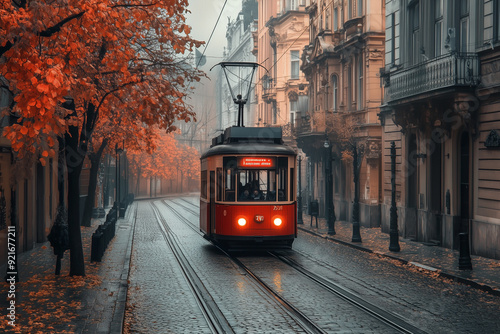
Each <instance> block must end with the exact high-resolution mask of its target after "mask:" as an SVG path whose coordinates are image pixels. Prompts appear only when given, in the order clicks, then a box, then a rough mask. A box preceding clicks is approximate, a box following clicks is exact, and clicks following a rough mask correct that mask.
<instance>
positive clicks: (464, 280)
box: [297, 225, 500, 296]
mask: <svg viewBox="0 0 500 334" xmlns="http://www.w3.org/2000/svg"><path fill="white" fill-rule="evenodd" d="M297 228H298V229H300V230H301V231H304V232H306V233H309V234H312V235H315V236H317V237H320V238H323V239H326V240H330V241H333V242H336V243H338V244H341V245H345V246H348V247H351V248H354V249H357V250H359V251H362V252H366V253H371V254H376V255H378V256H380V257H386V258H389V259H392V260H397V261H399V262H401V263H402V264H407V265H412V266H415V267H418V268H419V269H421V270H425V271H428V272H434V273H436V272H437V273H438V275H439V277H444V278H448V279H451V280H453V281H456V282H459V283H462V284H465V285H468V286H470V287H473V288H475V289H479V290H482V291H485V292H488V293H491V294H492V295H495V296H500V290H498V289H495V288H492V287H491V286H489V285H486V284H482V283H478V282H476V281H474V280H471V279H467V278H464V277H460V276H458V275H455V274H452V273H449V272H446V271H442V270H441V269H437V268H433V267H430V266H427V265H425V264H421V263H418V262H413V261H408V260H405V259H402V258H400V257H397V256H394V255H391V254H387V253H382V252H378V251H373V250H371V249H369V248H366V247H363V246H359V245H356V244H353V243H350V242H347V241H344V240H340V239H336V238H334V237H332V236H329V235H323V234H320V233H318V232H315V231H311V230H309V229H307V228H305V227H301V226H299V225H297Z"/></svg>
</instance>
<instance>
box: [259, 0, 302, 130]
mask: <svg viewBox="0 0 500 334" xmlns="http://www.w3.org/2000/svg"><path fill="white" fill-rule="evenodd" d="M308 3H309V0H307V1H306V0H300V1H298V0H297V1H292V0H286V1H285V0H281V1H267V0H259V1H258V6H259V19H258V24H257V30H256V31H255V32H254V49H253V53H254V54H255V55H256V56H257V63H259V64H261V65H263V66H264V67H265V69H264V68H259V71H258V76H257V85H256V93H257V99H258V105H257V110H256V119H255V124H256V125H257V126H282V127H283V134H284V137H285V140H291V132H290V129H291V126H292V125H293V124H294V121H295V118H296V117H298V116H299V115H300V114H301V112H302V113H304V112H305V111H306V106H307V98H308V97H307V82H306V80H305V76H304V74H303V73H301V71H300V53H301V50H302V48H303V47H304V46H305V45H307V44H308V42H309V41H308V37H307V34H305V33H304V32H305V31H307V25H308V15H307V13H306V11H305V8H306V5H307V4H308Z"/></svg>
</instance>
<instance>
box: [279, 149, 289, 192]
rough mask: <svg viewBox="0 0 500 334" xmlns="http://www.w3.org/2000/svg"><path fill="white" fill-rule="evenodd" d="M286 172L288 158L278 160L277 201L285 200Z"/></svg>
mask: <svg viewBox="0 0 500 334" xmlns="http://www.w3.org/2000/svg"><path fill="white" fill-rule="evenodd" d="M287 170H288V158H287V157H281V158H278V201H286V200H287V196H286V195H287V184H288V182H287V180H288V178H287Z"/></svg>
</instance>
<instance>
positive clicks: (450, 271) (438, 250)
mask: <svg viewBox="0 0 500 334" xmlns="http://www.w3.org/2000/svg"><path fill="white" fill-rule="evenodd" d="M303 221H304V224H303V225H300V224H299V225H298V227H299V229H300V230H302V231H305V232H308V233H312V234H315V235H318V236H321V237H323V238H326V239H328V240H332V241H335V242H338V243H341V244H344V245H347V246H350V247H354V248H357V249H360V250H362V251H366V252H370V253H375V254H378V255H380V256H384V257H388V258H392V259H395V260H398V261H401V262H402V263H404V264H409V265H413V266H415V267H417V268H419V269H423V270H428V271H430V272H435V273H436V274H439V275H440V276H443V277H446V278H450V279H453V280H456V281H458V282H461V283H464V284H467V285H470V286H473V287H475V288H479V289H482V290H485V291H488V292H490V293H493V294H495V295H498V296H500V261H499V260H493V259H488V258H484V257H481V256H474V255H471V260H472V270H471V271H469V270H459V269H458V258H459V252H458V251H455V250H452V249H448V248H443V247H439V246H428V245H426V244H424V243H421V242H415V241H410V240H407V239H403V238H399V246H400V248H401V250H400V251H399V252H391V251H389V242H390V239H389V234H387V233H382V232H381V230H380V228H365V227H361V228H360V230H361V240H362V242H360V243H359V242H351V240H352V223H349V222H345V221H336V222H335V232H336V234H335V235H328V226H327V224H326V219H325V218H318V228H316V220H315V219H314V218H313V223H312V226H311V217H310V216H309V215H305V214H304V215H303Z"/></svg>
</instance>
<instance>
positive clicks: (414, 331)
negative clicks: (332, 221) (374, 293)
mask: <svg viewBox="0 0 500 334" xmlns="http://www.w3.org/2000/svg"><path fill="white" fill-rule="evenodd" d="M269 254H271V255H272V256H274V257H275V258H277V259H279V260H280V261H282V262H283V263H285V264H287V265H289V266H290V267H292V268H293V269H295V270H297V271H298V272H300V273H302V274H303V275H305V276H306V277H308V278H309V279H311V280H312V281H314V282H316V283H318V284H319V285H320V286H322V287H324V288H325V289H327V290H328V291H330V292H332V293H333V294H335V295H337V296H339V297H340V298H342V299H344V300H346V301H348V302H349V303H351V304H353V305H355V306H356V307H358V308H360V309H362V310H363V311H365V312H367V313H369V314H371V315H372V316H374V317H375V318H377V319H379V320H380V321H382V322H384V323H385V324H387V325H389V326H391V327H393V328H395V329H396V330H398V331H400V332H402V333H411V334H425V333H426V332H425V331H423V330H421V329H419V328H417V327H415V326H413V325H411V324H409V323H408V322H406V321H405V320H403V319H401V318H400V317H398V316H396V315H394V314H392V313H390V312H388V311H385V310H383V309H381V308H380V307H378V306H376V305H374V304H372V303H370V302H368V301H366V300H363V299H362V298H361V297H359V296H357V295H355V294H353V293H352V292H349V291H347V290H346V289H344V288H343V287H341V286H340V285H338V284H336V283H334V282H332V281H330V280H328V279H326V278H324V277H322V276H320V275H318V274H315V273H313V272H311V271H309V270H308V269H306V268H304V267H303V266H302V265H300V264H298V263H297V262H295V261H294V260H293V259H290V258H289V257H287V256H283V255H279V254H278V253H276V252H269Z"/></svg>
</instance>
